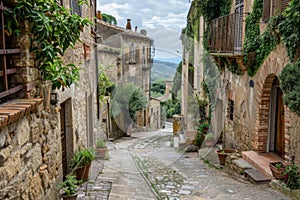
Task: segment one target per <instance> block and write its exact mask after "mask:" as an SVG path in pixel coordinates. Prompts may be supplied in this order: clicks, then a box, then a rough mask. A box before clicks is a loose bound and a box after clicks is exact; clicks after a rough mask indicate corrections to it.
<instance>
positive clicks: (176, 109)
mask: <svg viewBox="0 0 300 200" xmlns="http://www.w3.org/2000/svg"><path fill="white" fill-rule="evenodd" d="M161 105H162V106H163V107H164V109H165V110H166V113H167V118H172V117H173V115H176V114H180V100H179V97H178V96H177V97H176V98H170V99H168V100H167V101H166V102H162V103H161Z"/></svg>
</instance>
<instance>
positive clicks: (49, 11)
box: [6, 0, 92, 89]
mask: <svg viewBox="0 0 300 200" xmlns="http://www.w3.org/2000/svg"><path fill="white" fill-rule="evenodd" d="M83 3H86V2H84V1H80V4H83ZM6 15H7V16H9V21H8V23H7V24H8V29H9V30H16V31H15V33H20V31H19V30H20V28H19V27H20V23H19V22H24V21H26V22H28V24H29V32H30V33H32V35H31V49H30V50H31V52H33V53H35V54H36V60H37V61H38V62H39V67H40V69H41V72H42V75H43V78H44V79H46V80H51V81H52V82H53V89H55V88H61V87H62V88H64V87H69V86H70V85H71V84H72V83H76V82H77V81H78V80H79V69H80V68H79V67H77V66H75V65H74V64H66V63H64V62H63V60H62V58H61V57H62V56H63V55H64V54H65V52H66V50H67V49H68V48H69V47H74V45H75V43H76V42H77V41H80V32H81V31H83V27H84V26H87V25H91V24H92V22H91V21H90V20H89V19H87V18H82V17H80V16H78V15H77V14H70V11H69V10H67V9H66V8H65V7H63V6H59V5H57V3H56V2H55V0H19V1H18V2H17V4H16V6H15V7H14V9H13V10H11V11H7V12H6Z"/></svg>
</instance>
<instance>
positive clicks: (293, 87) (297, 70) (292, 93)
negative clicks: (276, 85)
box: [279, 59, 300, 116]
mask: <svg viewBox="0 0 300 200" xmlns="http://www.w3.org/2000/svg"><path fill="white" fill-rule="evenodd" d="M299 77H300V59H298V60H297V62H296V63H290V64H288V65H286V66H285V67H284V68H283V69H282V71H281V73H280V74H279V79H280V88H281V89H282V90H283V91H284V95H283V101H284V104H286V105H287V106H288V107H289V108H290V109H291V111H293V112H295V113H296V114H297V115H299V116H300V93H299V91H300V84H299Z"/></svg>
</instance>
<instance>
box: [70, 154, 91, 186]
mask: <svg viewBox="0 0 300 200" xmlns="http://www.w3.org/2000/svg"><path fill="white" fill-rule="evenodd" d="M93 160H95V151H94V149H91V148H89V149H81V148H79V149H78V150H77V151H75V153H74V157H73V159H72V162H71V167H72V168H73V169H74V170H75V171H76V174H77V180H83V181H86V180H88V177H89V171H90V167H91V163H92V161H93Z"/></svg>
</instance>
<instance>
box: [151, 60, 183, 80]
mask: <svg viewBox="0 0 300 200" xmlns="http://www.w3.org/2000/svg"><path fill="white" fill-rule="evenodd" d="M177 66H178V64H177V63H173V62H165V61H161V60H154V62H153V67H152V69H151V82H153V81H155V80H158V79H170V80H173V77H174V75H175V73H176V68H177Z"/></svg>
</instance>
